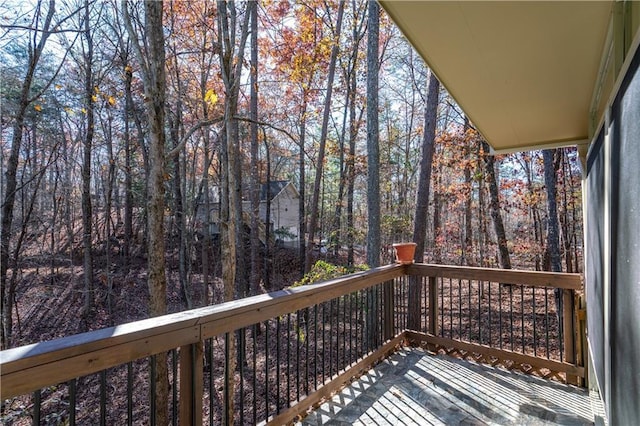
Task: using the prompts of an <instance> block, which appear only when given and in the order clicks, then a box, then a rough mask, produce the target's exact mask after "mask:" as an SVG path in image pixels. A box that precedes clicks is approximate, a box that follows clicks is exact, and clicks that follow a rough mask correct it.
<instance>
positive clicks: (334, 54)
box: [304, 1, 377, 272]
mask: <svg viewBox="0 0 640 426" xmlns="http://www.w3.org/2000/svg"><path fill="white" fill-rule="evenodd" d="M344 4H345V2H344V1H341V2H340V5H339V6H338V22H337V24H336V33H335V34H334V39H335V43H334V44H333V47H332V48H331V58H330V61H329V75H328V76H327V94H326V97H325V100H324V112H323V115H322V129H321V130H320V147H319V149H318V159H317V161H316V177H315V181H314V185H313V195H312V198H311V209H310V212H309V227H308V232H309V242H308V244H307V253H306V258H305V267H304V268H305V272H308V271H309V270H311V253H312V249H313V243H314V240H315V233H316V227H317V224H318V205H319V203H320V185H321V183H322V170H323V163H324V152H325V147H326V144H327V131H328V127H329V116H330V115H331V94H332V93H333V80H334V77H335V72H336V62H337V58H338V49H339V48H338V45H339V43H338V41H339V40H340V32H341V29H342V15H343V12H344ZM376 57H377V55H376Z"/></svg>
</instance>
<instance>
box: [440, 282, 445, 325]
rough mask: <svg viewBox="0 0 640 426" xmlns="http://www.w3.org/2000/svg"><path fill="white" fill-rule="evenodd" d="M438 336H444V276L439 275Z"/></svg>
mask: <svg viewBox="0 0 640 426" xmlns="http://www.w3.org/2000/svg"><path fill="white" fill-rule="evenodd" d="M440 336H442V337H444V278H443V277H440Z"/></svg>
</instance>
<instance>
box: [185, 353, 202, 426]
mask: <svg viewBox="0 0 640 426" xmlns="http://www.w3.org/2000/svg"><path fill="white" fill-rule="evenodd" d="M202 368H203V365H202V341H199V342H197V343H193V344H191V345H186V346H182V347H180V424H181V425H194V426H201V425H202V395H203V390H202V387H203V379H202Z"/></svg>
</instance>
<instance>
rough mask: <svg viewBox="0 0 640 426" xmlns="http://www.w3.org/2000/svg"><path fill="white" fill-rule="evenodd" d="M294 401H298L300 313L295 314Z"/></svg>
mask: <svg viewBox="0 0 640 426" xmlns="http://www.w3.org/2000/svg"><path fill="white" fill-rule="evenodd" d="M296 401H300V311H298V312H296Z"/></svg>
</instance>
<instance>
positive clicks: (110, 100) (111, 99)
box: [107, 96, 116, 106]
mask: <svg viewBox="0 0 640 426" xmlns="http://www.w3.org/2000/svg"><path fill="white" fill-rule="evenodd" d="M107 102H109V105H111V106H114V105H115V104H116V98H114V97H113V96H109V97H108V98H107Z"/></svg>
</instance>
